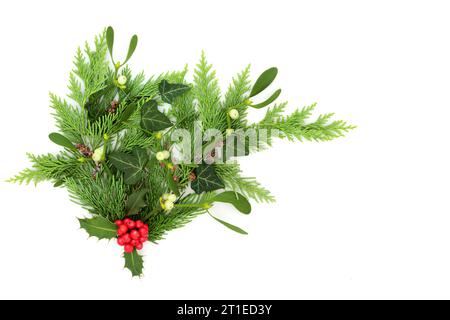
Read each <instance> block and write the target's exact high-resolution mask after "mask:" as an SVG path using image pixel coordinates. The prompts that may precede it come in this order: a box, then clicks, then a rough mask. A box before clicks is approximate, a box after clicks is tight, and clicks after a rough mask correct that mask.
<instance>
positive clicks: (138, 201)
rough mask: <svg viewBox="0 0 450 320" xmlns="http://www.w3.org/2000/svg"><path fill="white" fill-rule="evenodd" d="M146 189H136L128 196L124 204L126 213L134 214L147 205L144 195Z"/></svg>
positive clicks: (146, 191)
mask: <svg viewBox="0 0 450 320" xmlns="http://www.w3.org/2000/svg"><path fill="white" fill-rule="evenodd" d="M148 191H149V190H148V189H142V190H138V191H136V192H134V193H132V194H131V195H130V196H129V197H128V200H127V204H126V209H127V212H128V215H135V214H137V213H138V212H139V209H141V208H143V207H145V206H147V203H146V202H145V196H146V194H147V193H148Z"/></svg>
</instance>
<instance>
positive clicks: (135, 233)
mask: <svg viewBox="0 0 450 320" xmlns="http://www.w3.org/2000/svg"><path fill="white" fill-rule="evenodd" d="M130 237H131V239H133V240H137V239H139V238H140V237H141V235H140V234H139V232H138V231H137V230H133V231H131V232H130Z"/></svg>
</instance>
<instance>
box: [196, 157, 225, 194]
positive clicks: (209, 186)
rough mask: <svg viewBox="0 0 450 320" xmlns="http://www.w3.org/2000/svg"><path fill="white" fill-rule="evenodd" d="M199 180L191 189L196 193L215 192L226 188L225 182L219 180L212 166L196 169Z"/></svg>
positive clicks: (205, 165)
mask: <svg viewBox="0 0 450 320" xmlns="http://www.w3.org/2000/svg"><path fill="white" fill-rule="evenodd" d="M195 175H196V176H197V179H195V180H194V181H192V182H191V188H192V190H194V191H195V193H202V192H205V191H214V190H218V189H223V188H225V185H224V184H223V181H222V180H221V179H220V178H219V176H218V175H217V173H216V170H214V167H213V166H212V165H208V164H205V163H202V164H200V165H199V166H198V167H197V168H196V169H195Z"/></svg>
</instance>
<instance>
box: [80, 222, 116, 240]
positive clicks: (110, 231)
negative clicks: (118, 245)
mask: <svg viewBox="0 0 450 320" xmlns="http://www.w3.org/2000/svg"><path fill="white" fill-rule="evenodd" d="M78 221H79V222H80V227H81V228H83V229H84V230H86V232H87V233H88V234H89V235H90V236H91V237H96V238H99V239H113V238H115V237H116V236H117V226H116V225H115V224H114V223H112V222H111V221H109V220H107V219H105V218H103V217H101V216H95V217H94V218H91V219H78Z"/></svg>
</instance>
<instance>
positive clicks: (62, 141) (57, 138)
mask: <svg viewBox="0 0 450 320" xmlns="http://www.w3.org/2000/svg"><path fill="white" fill-rule="evenodd" d="M48 137H49V139H50V140H51V141H52V142H53V143H56V144H57V145H59V146H61V147H64V148H67V149H70V150H73V151H78V150H77V148H75V146H74V145H73V143H72V142H70V140H69V139H67V138H66V137H65V136H63V135H62V134H59V133H56V132H53V133H50V134H49V135H48Z"/></svg>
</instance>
